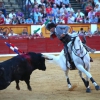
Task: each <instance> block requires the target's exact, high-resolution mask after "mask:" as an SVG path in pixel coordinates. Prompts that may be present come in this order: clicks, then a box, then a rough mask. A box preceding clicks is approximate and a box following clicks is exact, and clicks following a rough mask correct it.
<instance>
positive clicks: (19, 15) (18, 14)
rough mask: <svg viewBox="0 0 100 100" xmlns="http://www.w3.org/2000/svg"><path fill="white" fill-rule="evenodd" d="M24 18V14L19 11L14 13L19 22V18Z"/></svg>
mask: <svg viewBox="0 0 100 100" xmlns="http://www.w3.org/2000/svg"><path fill="white" fill-rule="evenodd" d="M23 16H24V14H23V13H22V12H21V11H20V10H19V11H17V13H16V17H17V18H18V20H20V18H22V17H23Z"/></svg>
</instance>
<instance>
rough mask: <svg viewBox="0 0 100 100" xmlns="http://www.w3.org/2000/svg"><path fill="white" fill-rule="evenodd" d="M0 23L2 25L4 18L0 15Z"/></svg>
mask: <svg viewBox="0 0 100 100" xmlns="http://www.w3.org/2000/svg"><path fill="white" fill-rule="evenodd" d="M0 25H4V18H3V17H2V16H0Z"/></svg>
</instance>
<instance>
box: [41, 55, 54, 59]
mask: <svg viewBox="0 0 100 100" xmlns="http://www.w3.org/2000/svg"><path fill="white" fill-rule="evenodd" d="M42 57H44V58H45V59H47V60H53V58H48V57H47V56H45V55H42Z"/></svg>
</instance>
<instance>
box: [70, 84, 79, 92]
mask: <svg viewBox="0 0 100 100" xmlns="http://www.w3.org/2000/svg"><path fill="white" fill-rule="evenodd" d="M76 87H77V85H76V84H75V85H73V86H72V87H71V88H69V89H68V90H69V91H73V90H74V89H75V88H76Z"/></svg>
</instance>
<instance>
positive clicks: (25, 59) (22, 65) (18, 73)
mask: <svg viewBox="0 0 100 100" xmlns="http://www.w3.org/2000/svg"><path fill="white" fill-rule="evenodd" d="M45 59H48V58H46V57H44V56H43V55H42V54H41V53H34V52H28V53H27V54H22V55H17V56H15V57H13V58H11V59H9V60H6V61H4V62H1V63H0V90H3V89H6V88H7V87H8V86H9V85H10V83H11V82H12V81H15V82H16V89H18V90H20V87H19V80H22V81H25V82H26V84H27V88H28V89H29V90H32V88H31V86H30V75H31V73H32V72H33V71H34V70H35V69H39V70H43V71H45V70H46V66H45ZM48 60H50V59H48Z"/></svg>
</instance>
